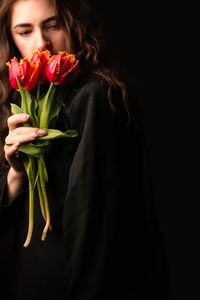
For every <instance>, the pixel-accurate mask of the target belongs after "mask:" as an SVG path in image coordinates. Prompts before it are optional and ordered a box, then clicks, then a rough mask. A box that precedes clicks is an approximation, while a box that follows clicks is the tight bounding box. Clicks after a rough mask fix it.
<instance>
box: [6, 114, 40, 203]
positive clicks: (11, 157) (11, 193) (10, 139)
mask: <svg viewBox="0 0 200 300" xmlns="http://www.w3.org/2000/svg"><path fill="white" fill-rule="evenodd" d="M28 119H29V115H25V114H16V115H12V116H10V117H9V118H8V129H9V133H8V135H7V137H6V139H5V143H6V144H10V145H12V146H8V145H5V146H4V152H5V158H6V160H7V161H8V163H9V165H10V166H11V168H10V170H9V173H8V177H7V200H8V202H9V201H11V200H12V199H14V198H15V197H16V195H17V194H18V193H19V192H20V190H21V189H22V187H23V184H24V181H25V178H26V172H25V168H24V165H23V163H22V161H21V159H20V158H19V157H17V156H16V152H17V150H18V149H19V147H20V144H22V143H28V142H32V141H34V140H35V139H36V138H37V137H39V136H44V135H46V131H45V130H40V129H39V128H33V127H19V124H20V123H24V122H27V121H28Z"/></svg>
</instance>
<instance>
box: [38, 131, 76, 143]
mask: <svg viewBox="0 0 200 300" xmlns="http://www.w3.org/2000/svg"><path fill="white" fill-rule="evenodd" d="M45 130H46V132H47V135H45V136H42V137H39V138H38V140H43V141H46V140H53V139H59V138H72V137H76V136H77V135H78V132H77V131H76V130H67V131H66V132H62V131H60V130H56V129H45Z"/></svg>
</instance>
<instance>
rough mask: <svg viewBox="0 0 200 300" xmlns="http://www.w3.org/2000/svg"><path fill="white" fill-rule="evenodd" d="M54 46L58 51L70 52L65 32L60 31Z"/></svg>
mask: <svg viewBox="0 0 200 300" xmlns="http://www.w3.org/2000/svg"><path fill="white" fill-rule="evenodd" d="M55 47H56V49H57V52H58V51H64V50H66V51H67V52H70V42H69V39H68V38H67V37H66V34H64V33H62V34H60V35H59V37H57V39H56V41H55Z"/></svg>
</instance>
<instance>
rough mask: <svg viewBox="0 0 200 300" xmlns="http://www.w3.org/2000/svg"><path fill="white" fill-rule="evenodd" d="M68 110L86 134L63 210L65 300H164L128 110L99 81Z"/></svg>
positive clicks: (82, 135) (75, 126)
mask: <svg viewBox="0 0 200 300" xmlns="http://www.w3.org/2000/svg"><path fill="white" fill-rule="evenodd" d="M65 114H66V118H67V119H69V120H70V122H71V128H73V129H77V130H78V131H79V133H80V136H79V145H78V147H77V150H76V153H75V156H74V159H73V162H72V165H71V168H70V174H69V182H68V193H67V196H66V204H65V207H64V214H63V215H64V220H63V224H64V242H65V253H66V258H67V263H68V267H69V284H68V288H67V295H66V299H67V300H102V299H110V300H111V299H113V300H122V299H123V300H124V299H126V300H128V299H131V300H134V299H135V300H138V299H150V298H152V297H153V298H152V299H154V300H156V299H157V300H158V299H166V289H165V286H164V282H165V280H166V278H165V275H164V272H165V271H166V270H165V266H164V262H163V254H164V253H163V249H162V246H160V244H159V242H160V236H159V235H157V229H156V226H155V224H154V215H151V214H152V208H150V207H148V208H147V214H146V213H145V209H146V208H145V205H146V204H144V203H143V200H144V199H142V198H141V199H140V195H139V192H138V191H139V189H140V187H139V179H138V178H137V167H139V166H138V161H137V157H136V154H137V151H136V145H135V143H136V142H137V139H136V138H135V134H133V136H131V135H130V132H129V130H128V127H126V122H125V121H124V118H123V115H124V114H123V113H122V114H116V115H113V112H112V111H111V109H110V106H109V104H108V100H107V94H106V90H105V89H103V88H102V87H101V86H98V87H97V86H96V85H93V84H90V85H88V86H87V88H85V89H83V90H81V92H79V93H78V94H77V95H76V96H75V97H74V98H73V101H72V103H71V104H70V105H69V107H68V108H66V109H65ZM152 222H153V225H151V223H152ZM147 223H148V224H147ZM150 227H151V228H150ZM151 235H153V236H154V237H153V240H151ZM157 239H159V241H157ZM158 246H159V247H160V248H157V247H158ZM144 247H145V248H144ZM148 247H149V249H148ZM154 249H157V251H158V253H155V252H153V251H154ZM157 254H159V257H158V262H156V260H157V257H155V255H157ZM149 260H150V261H149ZM160 284H163V290H161V294H160V296H159V297H160V298H159V297H157V298H156V295H157V291H155V290H154V288H155V289H156V290H158V289H159V288H158V285H160ZM141 289H142V291H141ZM145 289H146V291H147V297H145V296H146V295H145V296H144V297H145V298H143V294H144V290H145ZM154 296H155V297H154Z"/></svg>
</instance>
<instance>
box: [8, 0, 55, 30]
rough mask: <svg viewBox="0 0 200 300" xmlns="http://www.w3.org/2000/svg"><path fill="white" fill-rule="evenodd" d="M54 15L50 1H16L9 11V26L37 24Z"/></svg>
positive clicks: (52, 3)
mask: <svg viewBox="0 0 200 300" xmlns="http://www.w3.org/2000/svg"><path fill="white" fill-rule="evenodd" d="M56 14H57V11H56V7H55V5H54V2H53V1H52V0H18V1H16V2H15V3H14V4H13V6H12V9H11V26H15V25H16V24H18V23H38V22H41V21H42V20H44V19H47V18H49V17H52V16H55V15H56Z"/></svg>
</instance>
